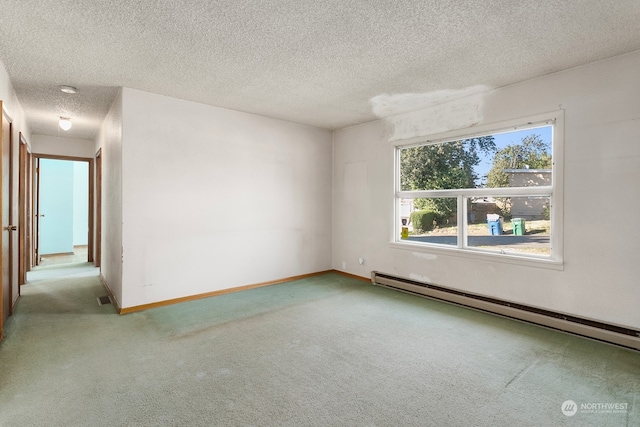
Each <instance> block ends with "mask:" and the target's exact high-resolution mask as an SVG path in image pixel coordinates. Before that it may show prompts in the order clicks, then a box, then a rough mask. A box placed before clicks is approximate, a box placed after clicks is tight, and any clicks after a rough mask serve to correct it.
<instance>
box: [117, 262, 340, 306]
mask: <svg viewBox="0 0 640 427" xmlns="http://www.w3.org/2000/svg"><path fill="white" fill-rule="evenodd" d="M332 271H333V270H324V271H318V272H316V273H308V274H302V275H300V276H292V277H286V278H284V279H278V280H272V281H269V282H261V283H254V284H251V285H245V286H237V287H235V288H229V289H220V290H218V291H213V292H206V293H204V294H197V295H190V296H188V297H181V298H175V299H170V300H165V301H158V302H152V303H150V304H142V305H136V306H133V307H125V308H119V310H118V312H119V313H120V314H129V313H135V312H138V311H144V310H149V309H151V308H158V307H164V306H167V305H173V304H179V303H181V302H188V301H195V300H199V299H203V298H209V297H215V296H218V295H224V294H230V293H233V292H241V291H247V290H249V289H255V288H261V287H263V286H271V285H277V284H279V283H287V282H293V281H295V280H301V279H307V278H309V277H315V276H320V275H323V274H327V273H330V272H332Z"/></svg>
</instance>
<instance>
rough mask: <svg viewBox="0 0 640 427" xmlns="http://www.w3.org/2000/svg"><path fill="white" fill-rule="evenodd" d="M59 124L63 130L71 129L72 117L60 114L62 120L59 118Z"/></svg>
mask: <svg viewBox="0 0 640 427" xmlns="http://www.w3.org/2000/svg"><path fill="white" fill-rule="evenodd" d="M58 126H60V129H62V130H69V129H71V119H70V118H69V117H62V116H60V120H58Z"/></svg>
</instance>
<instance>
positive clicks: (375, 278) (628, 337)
mask: <svg viewBox="0 0 640 427" xmlns="http://www.w3.org/2000/svg"><path fill="white" fill-rule="evenodd" d="M371 282H372V283H373V284H374V285H378V286H384V287H387V288H391V289H395V290H399V291H402V292H407V293H411V294H415V295H419V296H423V297H427V298H433V299H437V300H441V301H445V302H449V303H453V304H458V305H462V306H466V307H471V308H474V309H477V310H481V311H486V312H489V313H493V314H498V315H501V316H505V317H510V318H513V319H518V320H522V321H525V322H529V323H535V324H537V325H541V326H546V327H549V328H553V329H558V330H561V331H564V332H570V333H573V334H576V335H581V336H584V337H588V338H593V339H596V340H600V341H606V342H608V343H612V344H617V345H620V346H623V347H628V348H632V349H634V350H640V331H638V330H634V329H629V328H624V327H620V326H616V325H611V324H607V323H602V322H597V321H594V320H589V319H583V318H580V317H576V316H570V315H566V314H563V313H558V312H554V311H550V310H543V309H539V308H536V307H531V306H527V305H524V304H515V303H511V302H507V301H503V300H500V299H496V298H490V297H485V296H481V295H475V294H470V293H467V292H461V291H457V290H454V289H448V288H444V287H441V286H436V285H431V284H429V283H424V282H418V281H415V280H411V279H406V278H402V277H398V276H392V275H389V274H385V273H380V272H378V271H372V272H371Z"/></svg>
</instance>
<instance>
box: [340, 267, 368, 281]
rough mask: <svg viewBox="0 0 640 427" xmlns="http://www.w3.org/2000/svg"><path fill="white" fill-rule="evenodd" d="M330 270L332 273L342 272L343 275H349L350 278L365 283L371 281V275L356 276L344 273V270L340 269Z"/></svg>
mask: <svg viewBox="0 0 640 427" xmlns="http://www.w3.org/2000/svg"><path fill="white" fill-rule="evenodd" d="M332 271H333V272H334V273H338V274H342V275H343V276H347V277H351V278H352V279H358V280H362V281H364V282H367V283H371V277H362V276H356V275H355V274H351V273H345V272H344V271H340V270H332Z"/></svg>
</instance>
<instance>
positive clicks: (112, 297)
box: [99, 273, 122, 313]
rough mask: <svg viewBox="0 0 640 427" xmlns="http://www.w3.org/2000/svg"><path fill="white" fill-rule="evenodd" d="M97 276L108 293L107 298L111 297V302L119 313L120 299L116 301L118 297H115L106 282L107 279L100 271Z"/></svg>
mask: <svg viewBox="0 0 640 427" xmlns="http://www.w3.org/2000/svg"><path fill="white" fill-rule="evenodd" d="M99 277H100V281H101V282H102V286H104V288H105V289H106V290H107V293H108V294H109V298H111V302H112V303H113V305H114V306H115V307H116V310H118V313H120V311H122V309H121V308H120V307H121V305H120V301H118V298H116V296H115V295H114V294H113V291H112V290H111V288H110V287H109V283H107V279H105V277H104V276H103V275H102V273H100V275H99Z"/></svg>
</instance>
